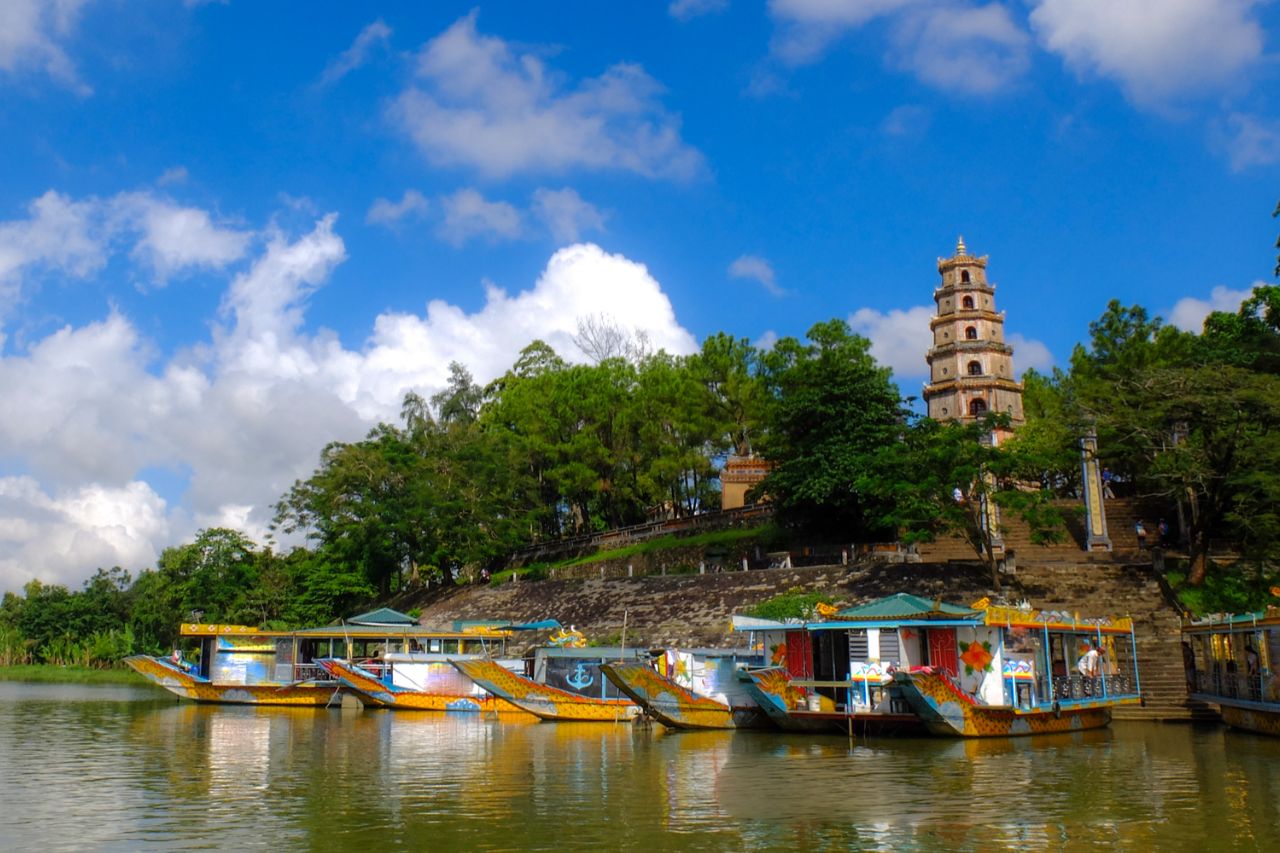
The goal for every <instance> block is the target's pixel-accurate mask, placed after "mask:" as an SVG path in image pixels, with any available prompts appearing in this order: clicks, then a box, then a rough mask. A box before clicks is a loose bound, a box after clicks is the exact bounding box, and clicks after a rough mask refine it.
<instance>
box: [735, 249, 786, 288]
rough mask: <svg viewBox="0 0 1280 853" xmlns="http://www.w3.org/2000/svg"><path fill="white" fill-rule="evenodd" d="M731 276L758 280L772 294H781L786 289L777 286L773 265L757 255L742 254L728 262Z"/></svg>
mask: <svg viewBox="0 0 1280 853" xmlns="http://www.w3.org/2000/svg"><path fill="white" fill-rule="evenodd" d="M729 276H730V277H731V278H747V279H751V280H752V281H758V282H760V284H761V285H763V286H764V289H765V290H767V291H769V292H770V293H771V294H773V295H774V296H782V295H783V294H784V293H785V292H786V291H784V290H783V289H782V288H780V287H778V281H777V277H776V276H775V275H774V272H773V265H772V264H770V263H769V262H768V261H767V260H765V259H764V258H762V257H760V256H759V255H742V256H741V257H739V258H737V259H736V260H735V261H734V262H733V263H731V264H729Z"/></svg>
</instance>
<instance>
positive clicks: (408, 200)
mask: <svg viewBox="0 0 1280 853" xmlns="http://www.w3.org/2000/svg"><path fill="white" fill-rule="evenodd" d="M430 206H431V205H430V204H429V203H428V202H427V199H426V198H425V197H424V196H423V195H422V193H420V192H418V191H417V190H405V191H404V196H403V197H402V198H401V199H400V200H399V201H391V200H390V199H386V198H379V199H375V200H374V202H373V204H372V205H370V206H369V212H368V213H366V214H365V217H364V221H365V222H367V223H369V224H370V225H388V226H394V225H396V224H397V223H399V222H400V220H402V219H404V218H405V217H420V216H423V215H424V214H425V213H426V212H427V210H428V208H430Z"/></svg>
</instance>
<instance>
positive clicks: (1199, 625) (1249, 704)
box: [1182, 607, 1280, 735]
mask: <svg viewBox="0 0 1280 853" xmlns="http://www.w3.org/2000/svg"><path fill="white" fill-rule="evenodd" d="M1182 638H1183V657H1184V658H1185V661H1184V662H1185V664H1186V668H1187V690H1188V693H1189V695H1190V697H1191V698H1192V699H1198V700H1200V701H1202V702H1211V703H1213V704H1215V705H1217V706H1218V709H1219V711H1220V713H1221V714H1222V719H1223V721H1224V722H1226V723H1227V724H1228V725H1230V726H1232V727H1233V728H1237V729H1243V730H1245V731H1251V732H1257V733H1259V734H1266V735H1280V671H1277V669H1276V663H1277V661H1278V660H1280V608H1278V607H1270V608H1268V609H1266V610H1264V611H1262V612H1259V613H1245V614H1234V615H1216V616H1209V617H1206V618H1204V619H1199V620H1195V621H1192V622H1189V623H1185V624H1184V625H1183V627H1182Z"/></svg>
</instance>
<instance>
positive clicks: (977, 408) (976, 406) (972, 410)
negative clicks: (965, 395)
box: [969, 400, 987, 418]
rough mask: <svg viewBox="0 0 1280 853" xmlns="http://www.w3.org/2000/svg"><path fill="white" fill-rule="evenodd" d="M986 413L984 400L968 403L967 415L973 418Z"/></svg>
mask: <svg viewBox="0 0 1280 853" xmlns="http://www.w3.org/2000/svg"><path fill="white" fill-rule="evenodd" d="M986 411H987V404H986V401H984V400H970V401H969V414H971V415H973V416H974V417H975V418H976V417H977V416H978V415H981V414H984V413H986Z"/></svg>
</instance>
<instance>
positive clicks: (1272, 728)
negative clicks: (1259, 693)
mask: <svg viewBox="0 0 1280 853" xmlns="http://www.w3.org/2000/svg"><path fill="white" fill-rule="evenodd" d="M1209 701H1212V702H1217V703H1218V710H1219V711H1221V713H1222V721H1223V722H1224V723H1226V724H1227V725H1229V726H1231V727H1232V728H1236V729H1242V730H1244V731H1247V732H1255V733H1257V734H1262V735H1271V736H1272V737H1280V707H1277V708H1259V707H1254V706H1249V705H1244V704H1241V705H1229V704H1226V703H1225V702H1224V701H1223V700H1222V698H1221V697H1218V698H1213V699H1210V700H1209Z"/></svg>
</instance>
